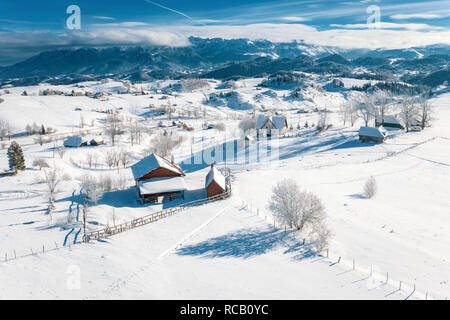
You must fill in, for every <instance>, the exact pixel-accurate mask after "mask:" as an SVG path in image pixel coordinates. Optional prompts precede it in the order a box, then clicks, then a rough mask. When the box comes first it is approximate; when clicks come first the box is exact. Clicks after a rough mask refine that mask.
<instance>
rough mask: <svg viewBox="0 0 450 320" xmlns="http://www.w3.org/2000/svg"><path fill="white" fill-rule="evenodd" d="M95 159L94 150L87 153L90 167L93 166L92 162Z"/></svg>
mask: <svg viewBox="0 0 450 320" xmlns="http://www.w3.org/2000/svg"><path fill="white" fill-rule="evenodd" d="M93 161H94V154H93V153H92V152H88V153H86V162H87V164H88V166H89V168H92V162H93Z"/></svg>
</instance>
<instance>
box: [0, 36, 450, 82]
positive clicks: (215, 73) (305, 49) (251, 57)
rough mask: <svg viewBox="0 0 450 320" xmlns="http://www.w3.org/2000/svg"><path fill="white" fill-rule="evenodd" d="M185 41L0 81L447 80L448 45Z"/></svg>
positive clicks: (53, 60)
mask: <svg viewBox="0 0 450 320" xmlns="http://www.w3.org/2000/svg"><path fill="white" fill-rule="evenodd" d="M189 40H190V43H191V45H190V46H187V47H166V46H149V47H143V46H136V47H108V48H91V47H90V48H74V49H59V50H51V51H45V52H42V53H40V54H37V55H35V56H33V57H31V58H29V59H26V60H25V61H22V62H19V63H16V64H14V65H11V66H6V67H0V84H2V85H4V84H8V83H9V84H11V83H12V84H14V85H27V84H35V83H39V82H43V81H44V82H50V83H70V82H77V81H82V80H89V79H98V78H101V77H106V76H108V77H117V78H123V79H129V80H131V81H133V82H139V81H148V80H152V79H166V78H175V79H176V78H182V77H211V78H217V79H228V78H234V77H249V76H262V75H265V74H271V73H274V72H277V71H305V72H312V73H319V74H337V75H341V76H355V75H356V76H357V77H359V78H365V77H368V78H373V79H380V80H392V79H401V80H403V81H411V82H414V83H421V84H427V85H433V86H435V85H439V84H441V83H442V82H443V81H446V80H447V81H448V74H449V72H448V65H449V61H450V46H448V45H433V46H427V47H419V48H408V49H398V50H382V49H379V50H368V49H352V50H346V49H342V48H336V47H323V46H314V45H310V44H306V43H303V42H290V43H274V42H270V41H267V40H258V41H251V40H248V39H221V38H214V39H203V38H195V37H191V38H190V39H189ZM361 70H362V71H361ZM434 73H436V75H437V76H438V78H437V79H436V77H434V76H433V74H434Z"/></svg>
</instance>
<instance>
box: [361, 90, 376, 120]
mask: <svg viewBox="0 0 450 320" xmlns="http://www.w3.org/2000/svg"><path fill="white" fill-rule="evenodd" d="M357 112H358V115H359V117H360V118H361V119H362V120H363V121H364V125H365V126H366V127H367V126H368V125H369V122H370V121H371V120H372V119H373V118H374V117H375V113H376V108H375V102H374V98H373V96H371V95H370V94H368V93H366V94H364V95H363V96H362V99H361V101H360V102H359V104H358V107H357Z"/></svg>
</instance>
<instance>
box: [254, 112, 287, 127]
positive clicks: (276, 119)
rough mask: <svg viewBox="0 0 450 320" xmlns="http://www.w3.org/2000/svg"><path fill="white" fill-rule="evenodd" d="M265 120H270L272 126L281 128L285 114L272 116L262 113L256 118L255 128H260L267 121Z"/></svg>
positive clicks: (284, 120)
mask: <svg viewBox="0 0 450 320" xmlns="http://www.w3.org/2000/svg"><path fill="white" fill-rule="evenodd" d="M267 121H270V122H272V124H273V126H274V127H275V128H276V129H278V130H283V128H284V125H285V123H286V117H285V116H273V117H269V116H266V115H263V114H260V115H258V118H257V120H256V129H262V127H263V126H264V125H265V124H266V123H267Z"/></svg>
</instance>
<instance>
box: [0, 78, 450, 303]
mask: <svg viewBox="0 0 450 320" xmlns="http://www.w3.org/2000/svg"><path fill="white" fill-rule="evenodd" d="M334 79H337V80H340V81H342V82H343V87H337V88H334V89H333V90H331V89H330V86H329V84H330V81H332V80H334ZM266 80H267V79H266V78H245V79H241V80H236V81H232V82H226V81H223V82H222V81H220V80H212V79H209V80H197V81H196V82H195V83H194V84H195V86H193V87H192V86H191V87H190V89H189V90H187V89H186V83H183V80H170V81H153V82H145V83H139V84H133V85H132V84H130V83H129V82H126V81H123V82H122V81H114V80H110V81H90V82H82V83H77V84H73V85H55V86H50V85H44V84H41V85H38V86H29V87H10V88H2V89H0V93H1V98H2V100H3V102H1V103H0V120H2V121H3V122H2V123H7V124H9V126H8V128H7V134H5V135H4V137H3V139H2V141H1V142H0V146H1V150H0V151H1V152H0V173H2V176H0V243H1V246H0V283H2V286H0V298H2V299H11V298H26V299H39V298H50V299H65V298H76V299H101V298H106V299H113V298H124V299H130V298H155V299H161V298H167V299H319V298H320V299H405V298H408V299H425V298H428V299H443V298H445V297H447V296H448V295H449V294H450V278H449V275H450V254H449V251H448V249H447V248H448V247H449V245H450V223H449V221H450V220H449V217H448V208H449V207H450V200H449V199H448V197H447V193H448V189H449V186H450V174H449V173H450V172H449V168H450V167H449V166H450V151H449V150H450V131H449V124H450V106H449V102H450V93H448V89H446V88H441V89H442V90H441V91H439V92H436V94H435V95H434V96H433V97H432V98H431V100H430V103H431V104H432V105H433V106H434V113H433V121H432V124H431V126H430V127H426V128H425V129H424V130H423V131H419V132H413V131H411V132H406V131H405V130H394V129H389V131H388V136H387V139H386V141H385V142H384V143H381V144H374V143H363V142H360V141H359V140H358V130H359V128H360V126H362V125H364V121H363V119H361V116H359V117H358V119H357V120H355V122H354V123H353V124H351V123H350V122H349V121H347V122H346V123H345V124H344V123H343V121H342V113H341V112H342V106H343V105H344V104H346V103H348V102H349V101H351V100H352V99H358V97H360V96H361V95H362V93H361V92H359V91H353V90H351V88H352V87H353V86H359V87H361V86H362V85H364V84H365V83H367V82H372V81H371V80H367V81H366V80H359V79H353V78H343V77H336V78H333V77H331V76H330V77H321V76H317V77H311V78H309V79H307V80H305V82H304V83H302V85H292V84H286V83H284V84H282V85H279V86H278V85H267V83H268V82H267V81H266ZM375 82H376V81H373V82H372V83H375ZM46 89H49V90H50V91H52V94H50V95H44V94H43V93H42V92H43V91H44V90H46ZM24 91H26V95H24V94H23V92H24ZM394 102H395V101H394ZM255 113H256V114H265V115H267V117H271V116H272V117H274V116H279V117H283V116H285V117H286V120H287V123H288V126H287V128H286V131H285V132H284V133H283V134H281V135H280V136H279V137H273V138H272V139H271V140H270V141H271V143H272V144H271V147H270V148H269V149H270V152H268V156H267V158H266V159H264V160H265V161H256V160H255V159H256V158H252V157H253V156H254V155H255V154H256V153H257V152H258V150H261V149H263V148H264V147H265V144H266V143H267V140H265V139H257V137H256V135H255V131H252V134H253V135H254V136H251V137H249V136H246V137H244V134H243V132H241V130H240V129H239V128H240V127H241V126H242V123H243V122H242V120H248V121H249V122H248V123H251V121H252V119H251V118H252V117H253V116H255ZM113 117H117V118H113ZM399 117H400V116H399ZM111 119H116V120H117V121H118V122H119V121H120V128H119V129H118V130H117V132H116V135H115V138H114V139H115V141H114V145H113V140H112V136H111V130H108V129H110V127H108V126H111V125H113V124H114V122H111V121H112V120H111ZM324 119H325V120H326V126H325V125H324V127H323V128H320V125H321V123H322V122H324V121H325V120H324ZM253 120H254V119H253ZM33 123H34V124H35V125H36V127H38V129H39V130H41V129H40V128H41V127H44V129H48V128H51V129H52V131H51V132H49V133H46V134H42V135H39V134H38V133H32V134H30V132H28V133H27V129H26V128H27V125H29V126H33ZM253 129H254V128H253ZM5 130H6V129H5ZM137 131H138V133H139V134H137V133H136V132H137ZM75 135H76V136H78V135H79V136H80V137H81V140H82V141H86V142H87V143H88V142H89V141H91V140H92V139H93V140H95V139H97V140H99V141H100V140H101V141H104V144H100V145H88V146H80V147H75V148H65V149H64V148H62V146H63V143H64V140H65V139H66V138H67V137H68V136H75ZM249 135H250V134H249ZM162 137H166V138H162ZM167 137H170V139H173V141H172V140H162V141H170V143H171V144H173V149H170V150H169V152H167V154H166V155H165V156H166V157H167V159H169V161H170V160H171V157H172V156H173V160H174V162H176V163H178V164H179V165H180V167H181V169H182V170H183V171H184V172H185V173H186V177H185V182H186V186H187V189H188V191H186V193H185V198H184V199H177V200H173V201H166V202H163V203H146V204H141V203H139V201H138V200H139V197H138V192H137V190H136V187H135V185H136V182H135V181H134V180H133V176H132V173H131V169H130V167H131V166H132V165H133V164H134V163H136V162H137V161H139V160H140V159H142V158H143V157H145V156H147V155H148V154H150V153H152V152H156V151H155V150H158V152H163V151H165V149H164V148H162V147H161V145H160V143H158V139H169V138H167ZM246 139H247V140H246ZM11 141H16V142H17V143H18V144H19V145H20V146H21V147H22V149H23V153H24V157H25V162H26V167H27V168H26V170H24V171H19V173H18V174H17V175H9V174H3V173H4V172H5V173H8V172H10V169H9V167H8V156H7V149H8V147H9V146H10V143H11ZM245 141H247V142H245ZM229 146H231V150H232V153H231V156H230V155H229V154H226V155H225V157H224V158H220V153H221V150H229V149H227V148H228V147H229ZM155 148H157V149H155ZM114 152H116V154H119V153H120V154H122V155H124V154H125V156H124V158H123V159H125V160H124V161H123V163H122V162H120V161H119V160H118V161H117V164H114V163H113V162H111V163H109V162H108V157H109V155H110V154H111V153H114ZM197 156H199V157H200V159H201V161H200V163H197V162H194V163H192V161H191V160H193V159H196V157H197ZM36 160H44V161H45V162H46V163H47V165H48V166H49V167H53V168H57V172H58V173H59V174H61V176H63V175H64V177H61V181H60V182H61V183H60V184H59V185H58V187H57V192H56V193H55V201H54V208H53V209H52V210H50V211H51V213H49V192H48V186H47V183H46V181H45V174H44V173H45V172H48V171H49V170H50V169H49V168H46V167H45V166H44V167H42V168H39V164H38V163H37V162H35V161H36ZM211 162H214V163H215V166H216V167H217V168H219V169H221V170H224V169H225V168H226V169H229V170H230V171H231V185H232V196H231V197H230V198H229V199H226V200H220V201H215V202H212V203H209V204H206V205H202V206H199V207H194V208H190V209H188V210H185V211H182V212H180V213H178V214H176V215H173V216H170V217H167V218H164V219H161V220H159V221H157V222H154V223H150V224H148V225H145V226H141V227H137V228H134V229H132V230H127V231H125V232H123V233H120V234H118V235H114V236H111V237H110V238H107V239H101V240H98V241H91V242H89V243H82V239H83V223H82V222H83V212H84V210H83V206H84V204H85V192H86V190H85V189H86V181H87V180H89V179H87V177H89V178H90V179H97V181H99V183H100V184H102V187H103V188H105V190H103V192H101V195H99V196H98V198H96V197H95V195H91V197H90V199H89V208H88V211H87V218H86V220H87V223H86V228H87V231H94V230H98V229H102V228H106V227H110V226H113V225H116V224H120V223H124V222H127V221H130V220H132V219H134V218H138V217H143V216H145V215H148V214H150V213H152V212H157V211H159V210H161V209H167V208H172V207H176V206H178V205H180V204H181V203H183V202H188V201H192V200H196V199H201V198H204V197H205V196H206V191H205V189H204V183H205V177H206V175H207V173H208V172H209V167H210V164H211ZM370 176H373V177H375V179H376V181H377V185H378V191H377V193H376V195H375V196H374V197H373V198H371V199H368V198H367V197H365V196H364V194H363V188H364V183H365V182H366V181H367V179H368V178H369V177H370ZM283 178H292V179H294V180H295V181H296V182H297V183H298V184H299V185H300V187H301V188H302V189H304V190H308V191H310V192H313V193H314V194H316V195H317V196H318V197H319V198H320V199H321V200H322V202H323V204H324V207H325V209H326V213H327V219H326V222H327V225H328V226H329V228H330V230H331V231H332V233H333V237H332V239H331V241H330V245H329V246H328V247H327V248H326V249H328V250H325V249H324V250H322V251H321V252H315V251H314V249H313V247H312V243H311V241H310V239H309V238H308V235H307V234H305V233H302V232H298V231H295V230H294V229H292V228H286V231H285V228H284V225H282V224H280V223H279V222H278V221H276V222H275V226H274V217H273V215H272V213H271V210H269V209H268V201H269V199H270V197H271V194H272V187H273V186H274V185H275V184H276V183H277V181H279V180H281V179H283ZM105 185H110V187H109V188H106V187H105ZM83 187H84V189H83ZM304 239H305V240H304ZM303 241H305V243H303ZM327 254H328V257H327ZM371 273H372V275H370V274H371ZM78 280H79V282H78ZM400 283H401V284H400ZM414 285H415V286H416V291H414V294H412V295H411V293H412V292H413V288H414ZM400 286H401V288H400V289H399V287H400Z"/></svg>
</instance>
